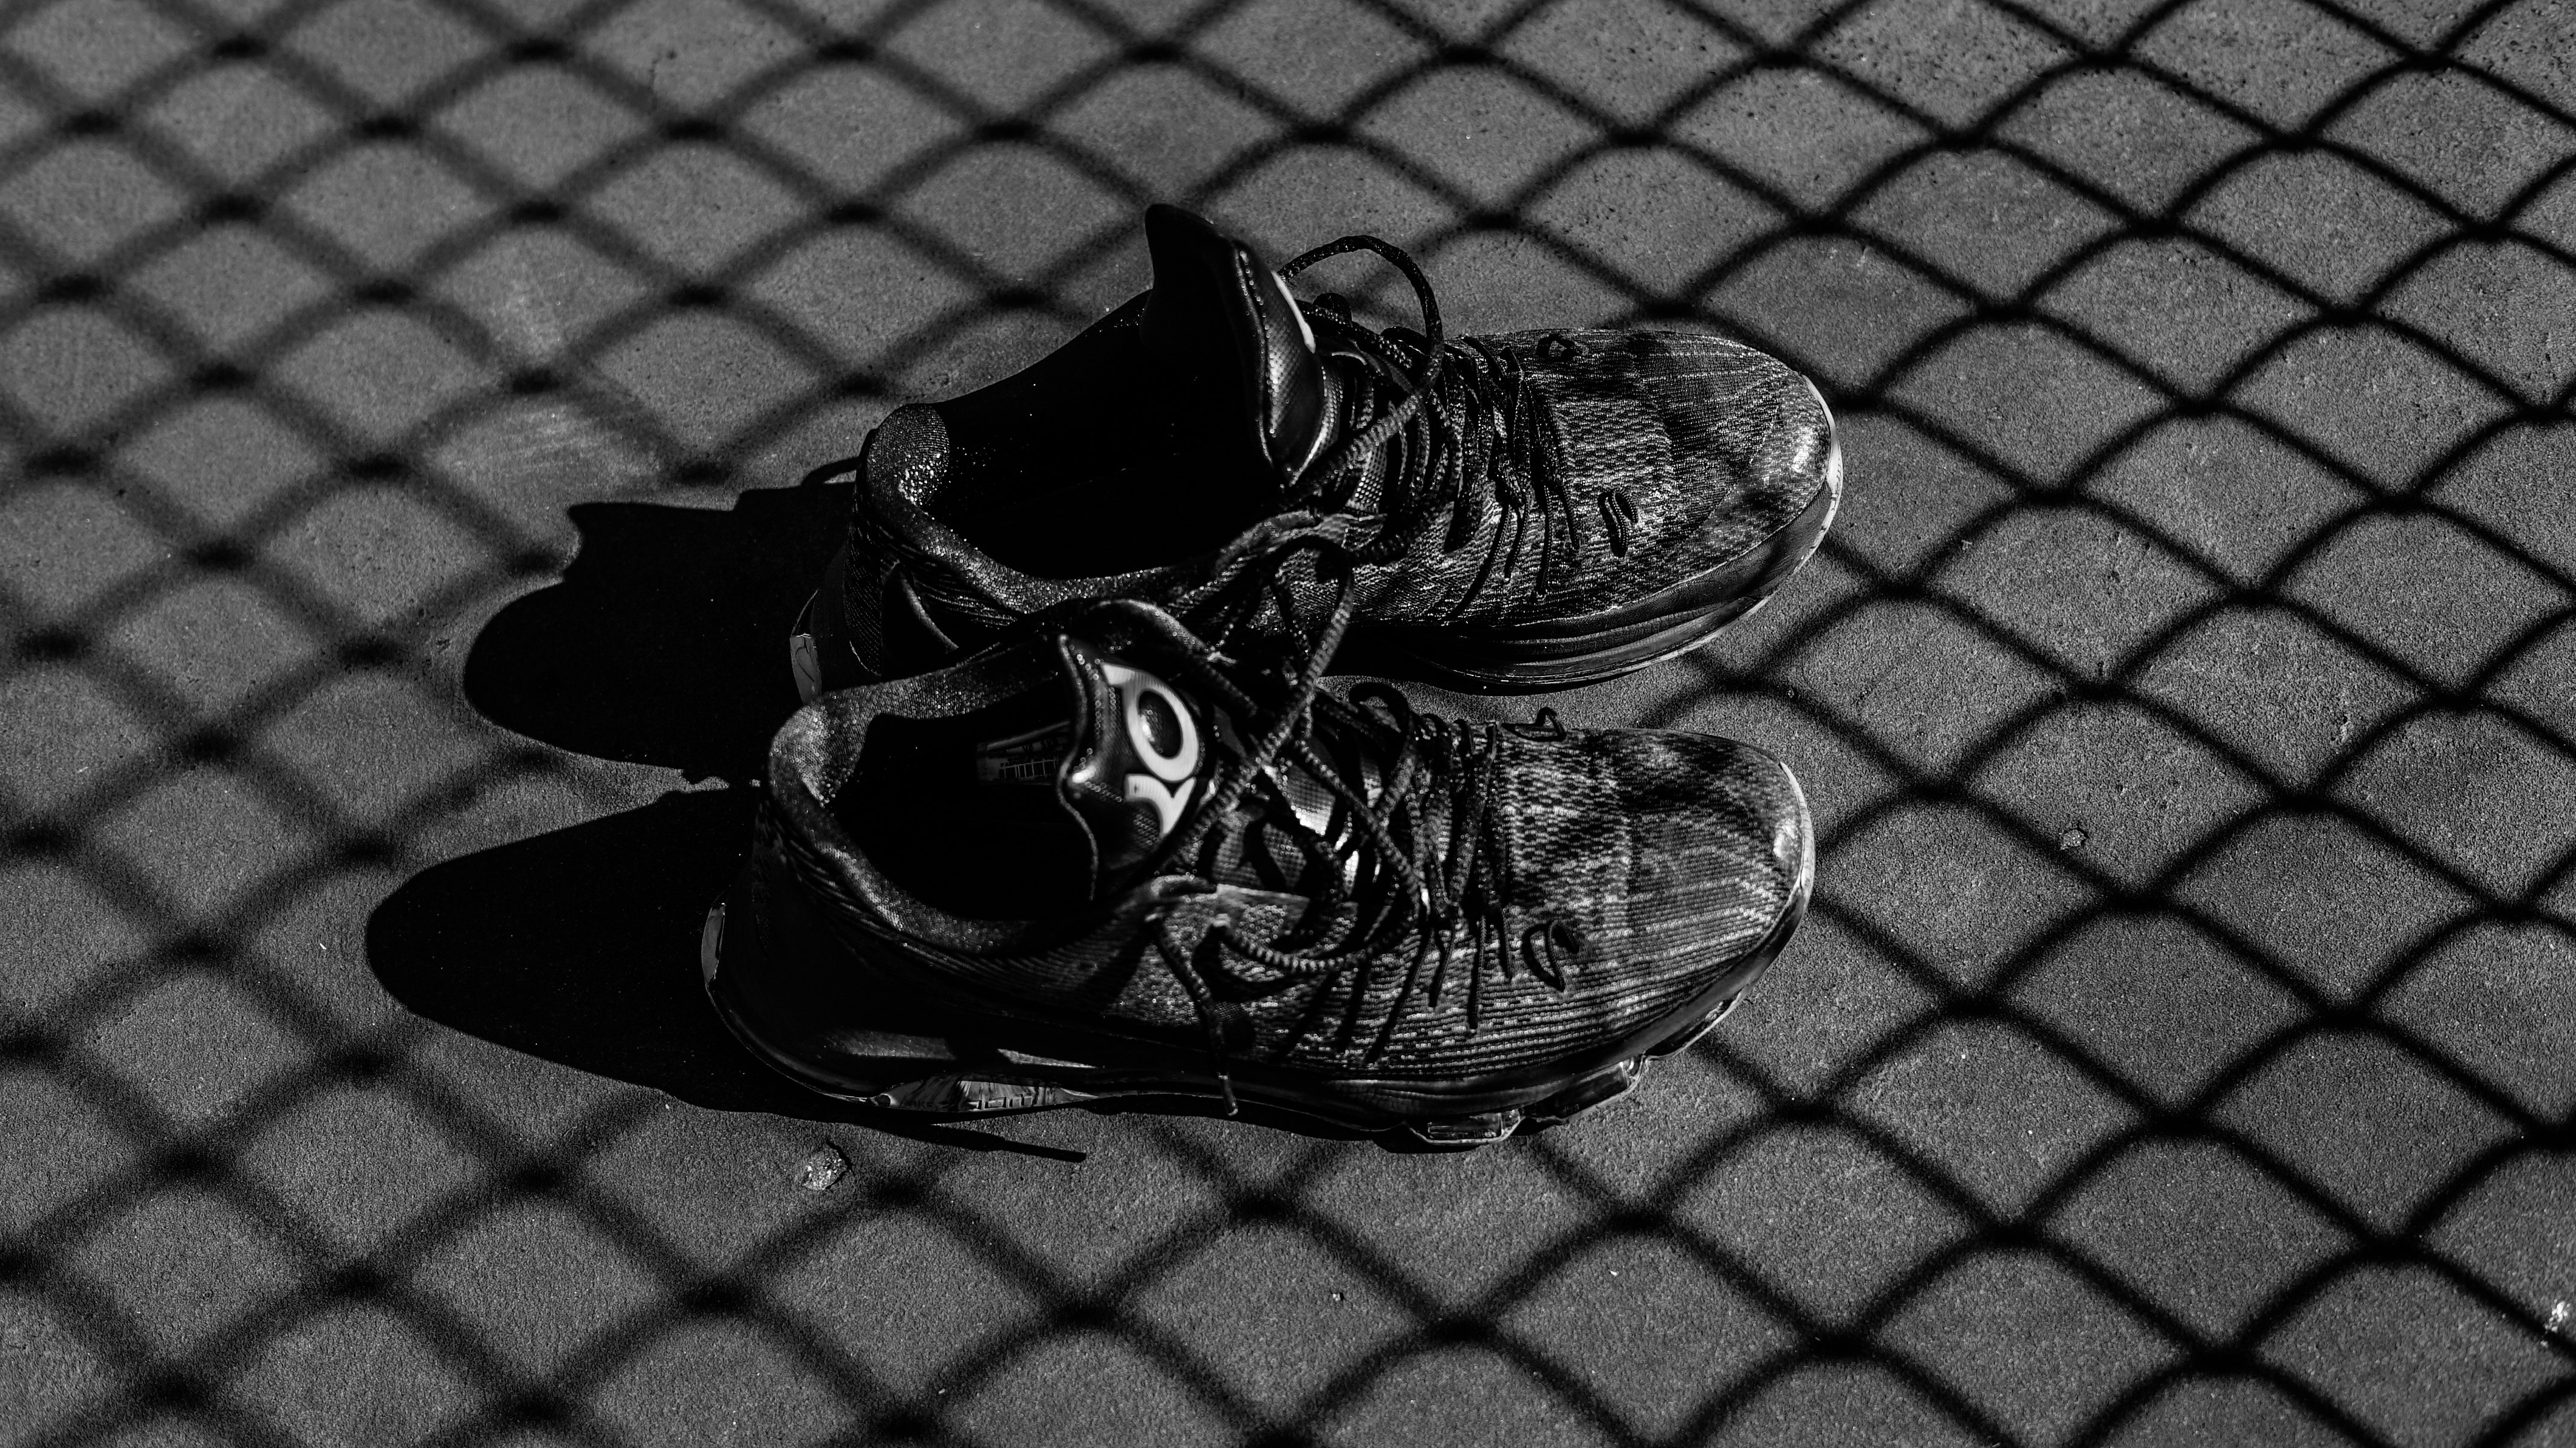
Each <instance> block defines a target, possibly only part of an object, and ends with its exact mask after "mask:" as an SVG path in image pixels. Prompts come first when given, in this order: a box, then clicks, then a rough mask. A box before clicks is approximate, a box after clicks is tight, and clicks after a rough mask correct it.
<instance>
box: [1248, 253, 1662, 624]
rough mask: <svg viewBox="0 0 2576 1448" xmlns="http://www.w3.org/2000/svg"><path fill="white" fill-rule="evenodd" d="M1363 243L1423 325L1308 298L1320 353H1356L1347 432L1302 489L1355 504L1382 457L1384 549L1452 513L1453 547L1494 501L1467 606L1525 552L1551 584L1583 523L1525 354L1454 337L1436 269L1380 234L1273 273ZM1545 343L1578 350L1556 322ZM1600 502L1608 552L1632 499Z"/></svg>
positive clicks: (1571, 560)
mask: <svg viewBox="0 0 2576 1448" xmlns="http://www.w3.org/2000/svg"><path fill="white" fill-rule="evenodd" d="M1358 251H1369V252H1374V253H1375V254H1377V255H1378V256H1380V257H1383V258H1384V259H1385V260H1387V261H1388V262H1389V263H1391V264H1393V265H1394V266H1395V268H1396V269H1397V270H1398V271H1400V272H1402V273H1403V274H1404V277H1405V280H1406V281H1408V282H1409V283H1411V284H1412V287H1413V291H1414V297H1415V300H1416V301H1417V303H1418V304H1419V305H1420V307H1421V310H1422V330H1421V331H1419V332H1416V331H1413V330H1411V329H1409V328H1404V327H1391V328H1388V329H1387V330H1385V331H1383V332H1373V331H1370V330H1369V329H1368V328H1366V327H1364V326H1361V325H1359V324H1358V323H1356V322H1353V321H1352V320H1351V314H1350V304H1349V303H1348V302H1347V301H1345V300H1344V299H1343V298H1341V297H1340V296H1338V295H1336V294H1333V293H1326V294H1324V295H1323V296H1321V297H1319V298H1318V299H1317V300H1316V301H1315V302H1313V303H1311V304H1308V305H1306V306H1304V307H1303V308H1302V310H1303V311H1304V312H1305V314H1306V318H1307V321H1308V322H1309V324H1310V325H1312V326H1313V327H1314V328H1315V332H1316V339H1317V341H1318V342H1319V343H1320V344H1322V346H1323V348H1324V350H1325V352H1326V353H1327V354H1329V355H1338V356H1340V357H1343V358H1347V359H1350V360H1351V362H1352V363H1353V364H1355V365H1352V366H1348V367H1344V368H1342V369H1341V378H1342V384H1343V393H1344V397H1343V409H1342V412H1343V429H1344V434H1343V441H1342V442H1341V443H1340V444H1339V445H1337V446H1336V447H1335V448H1333V449H1331V450H1330V451H1328V452H1327V453H1326V455H1325V456H1323V457H1321V458H1318V459H1317V460H1316V462H1315V464H1314V465H1313V466H1311V467H1309V468H1308V469H1307V471H1306V476H1305V477H1304V478H1303V479H1301V480H1300V492H1301V494H1302V495H1303V500H1304V501H1305V502H1306V503H1307V505H1308V506H1312V507H1316V508H1318V509H1322V510H1340V509H1345V508H1348V507H1350V505H1351V504H1352V503H1353V501H1354V500H1355V498H1356V495H1357V494H1358V493H1359V491H1360V489H1361V488H1362V487H1363V486H1364V484H1365V482H1366V480H1367V476H1368V473H1369V471H1370V468H1371V465H1372V463H1373V462H1375V463H1376V466H1377V467H1378V469H1379V470H1380V475H1381V481H1380V483H1379V489H1378V502H1377V511H1378V512H1379V513H1380V514H1381V515H1382V516H1383V523H1382V526H1381V530H1380V535H1381V537H1380V542H1379V544H1378V545H1377V548H1376V550H1375V551H1376V552H1378V553H1380V554H1383V555H1384V556H1387V557H1392V556H1394V555H1395V554H1397V553H1400V552H1402V551H1404V550H1406V549H1408V548H1410V547H1411V545H1412V543H1413V541H1414V539H1415V538H1416V537H1418V536H1419V535H1420V533H1421V532H1422V530H1423V529H1425V528H1427V527H1430V526H1432V525H1434V524H1435V523H1438V522H1440V521H1441V520H1442V517H1443V514H1444V513H1445V515H1446V525H1447V526H1446V530H1445V537H1444V539H1443V542H1442V551H1443V552H1445V553H1455V552H1457V551H1458V550H1459V549H1460V548H1463V547H1465V546H1467V544H1468V543H1469V542H1471V541H1472V540H1474V539H1475V537H1476V536H1477V535H1478V534H1479V533H1480V532H1485V531H1486V530H1485V529H1484V528H1482V527H1481V526H1480V525H1481V524H1482V523H1483V521H1484V519H1485V517H1486V514H1487V510H1488V509H1492V510H1494V513H1495V514H1496V516H1495V517H1494V522H1493V526H1492V529H1491V531H1490V533H1489V534H1488V543H1487V548H1486V554H1485V557H1484V559H1483V561H1482V562H1481V563H1480V565H1479V566H1478V568H1477V572H1476V577H1475V579H1474V581H1473V582H1471V583H1470V584H1469V585H1468V587H1467V589H1466V591H1465V592H1464V593H1463V594H1461V595H1460V597H1459V599H1458V602H1457V607H1458V608H1459V609H1464V608H1465V607H1466V606H1467V605H1468V604H1470V603H1472V602H1473V601H1474V600H1475V599H1476V598H1477V597H1478V596H1479V595H1480V594H1482V593H1483V592H1484V590H1485V588H1486V587H1487V585H1488V584H1489V583H1491V582H1492V581H1494V580H1496V579H1499V578H1501V577H1504V576H1508V575H1509V574H1510V573H1512V572H1513V570H1514V569H1515V568H1516V567H1518V566H1519V563H1520V561H1521V559H1522V557H1523V555H1524V550H1525V549H1526V550H1527V552H1528V555H1529V556H1530V557H1532V558H1533V559H1534V560H1535V567H1536V571H1537V579H1536V586H1538V587H1542V588H1543V587H1545V585H1546V582H1547V577H1548V571H1549V569H1550V568H1551V567H1564V568H1567V569H1575V568H1579V567H1581V566H1582V544H1583V535H1584V525H1583V522H1582V519H1581V517H1580V515H1579V512H1578V510H1577V508H1576V507H1575V503H1574V498H1573V494H1572V492H1571V490H1570V489H1569V488H1568V486H1567V483H1566V476H1567V471H1568V467H1567V462H1566V443H1565V438H1564V434H1563V433H1562V432H1561V431H1560V430H1559V428H1558V426H1557V422H1556V415H1555V413H1554V412H1553V411H1552V410H1551V409H1550V408H1549V407H1548V406H1547V405H1546V403H1545V401H1544V399H1543V398H1542V397H1541V396H1540V394H1539V391H1538V389H1537V388H1536V387H1535V386H1534V385H1533V384H1532V383H1531V381H1530V378H1529V373H1528V369H1527V366H1526V363H1525V361H1524V359H1523V358H1522V357H1521V356H1520V355H1519V354H1518V353H1516V352H1514V351H1512V350H1510V349H1507V348H1503V347H1499V346H1496V345H1495V344H1493V343H1491V342H1488V341H1486V340H1485V339H1483V338H1479V337H1469V338H1465V339H1462V340H1460V341H1456V342H1452V341H1449V340H1448V339H1447V336H1446V333H1445V331H1444V329H1443V327H1442V324H1441V320H1440V304H1439V299H1438V298H1437V297H1436V296H1435V295H1434V294H1433V292H1432V289H1431V282H1430V279H1429V278H1428V277H1426V276H1425V275H1423V272H1422V268H1421V267H1420V266H1419V265H1418V264H1416V263H1415V262H1414V260H1413V258H1412V257H1411V256H1410V255H1408V254H1407V253H1406V252H1405V251H1404V249H1403V248H1401V247H1398V246H1396V245H1394V244H1392V243H1390V242H1386V241H1382V240H1380V239H1379V238H1377V237H1373V236H1346V237H1343V238H1342V239H1341V240H1339V241H1335V242H1330V243H1327V244H1326V245H1323V246H1319V247H1317V248H1315V249H1314V250H1312V251H1309V252H1307V253H1305V254H1304V255H1302V256H1299V257H1298V258H1296V259H1295V260H1293V261H1291V262H1289V263H1288V264H1287V265H1286V266H1284V267H1282V268H1280V269H1279V274H1280V275H1281V276H1282V277H1293V276H1295V275H1297V274H1298V273H1300V272H1302V271H1304V270H1306V269H1307V268H1309V267H1311V266H1313V265H1314V264H1315V263H1317V262H1320V261H1324V260H1327V259H1329V258H1331V257H1335V256H1342V255H1347V254H1349V253H1352V252H1358ZM1541 345H1542V346H1543V347H1545V348H1549V349H1554V351H1555V353H1556V356H1555V358H1554V360H1559V361H1562V360H1568V359H1570V358H1571V357H1572V356H1573V355H1575V354H1576V353H1577V352H1578V351H1579V350H1580V349H1579V347H1578V345H1577V344H1576V343H1575V342H1574V341H1573V339H1572V338H1570V337H1566V336H1564V335H1563V334H1561V333H1560V334H1557V335H1555V336H1552V337H1550V338H1548V339H1547V340H1546V341H1545V342H1544V343H1542V344H1541ZM1381 456H1382V461H1381V460H1380V459H1381ZM1600 505H1601V514H1602V522H1603V526H1604V530H1605V532H1606V534H1607V539H1608V542H1609V545H1610V549H1611V551H1612V552H1613V553H1616V554H1625V553H1626V552H1627V551H1628V538H1629V533H1630V531H1631V529H1632V527H1633V525H1634V524H1635V522H1636V507H1635V505H1634V504H1633V503H1632V502H1630V501H1629V499H1628V498H1627V496H1626V494H1624V493H1621V492H1618V491H1616V490H1611V491H1608V492H1605V493H1604V494H1603V495H1602V497H1601V499H1600ZM1533 525H1534V526H1535V531H1536V534H1537V536H1536V538H1535V539H1533V538H1532V537H1531V536H1530V535H1531V533H1532V531H1533Z"/></svg>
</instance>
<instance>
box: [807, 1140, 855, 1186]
mask: <svg viewBox="0 0 2576 1448" xmlns="http://www.w3.org/2000/svg"><path fill="white" fill-rule="evenodd" d="M849 1174H850V1159H849V1158H848V1157H846V1156H843V1155H841V1149H840V1148H839V1147H837V1146H834V1145H833V1144H832V1143H830V1142H828V1141H827V1142H824V1143H823V1144H822V1145H821V1146H818V1147H816V1148H814V1154H813V1155H812V1156H809V1157H807V1158H805V1160H804V1162H803V1163H802V1164H801V1165H799V1166H798V1167H797V1168H796V1184H797V1185H798V1186H800V1187H803V1188H804V1189H805V1190H807V1191H809V1192H828V1191H830V1190H831V1189H832V1186H833V1184H834V1183H836V1182H838V1181H840V1179H841V1178H843V1177H845V1176H848V1175H849Z"/></svg>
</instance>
